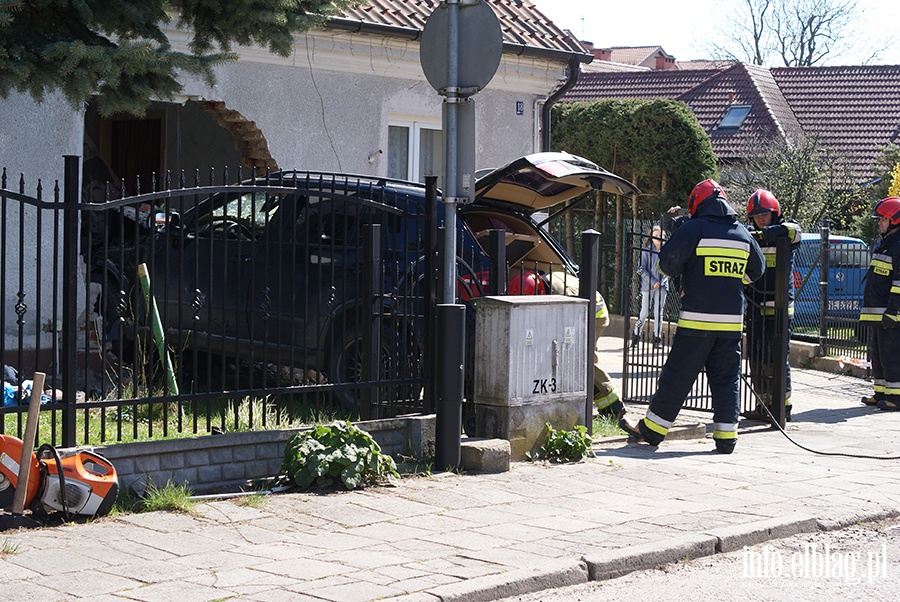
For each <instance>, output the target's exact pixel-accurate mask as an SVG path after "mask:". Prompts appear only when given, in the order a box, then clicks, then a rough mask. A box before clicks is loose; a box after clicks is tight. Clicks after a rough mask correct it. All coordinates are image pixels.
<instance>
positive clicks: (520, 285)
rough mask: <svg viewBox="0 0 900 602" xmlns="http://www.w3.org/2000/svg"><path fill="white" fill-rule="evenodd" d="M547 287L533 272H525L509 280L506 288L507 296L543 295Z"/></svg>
mask: <svg viewBox="0 0 900 602" xmlns="http://www.w3.org/2000/svg"><path fill="white" fill-rule="evenodd" d="M546 293H547V287H546V286H544V280H543V278H541V277H540V275H539V274H538V273H537V272H535V271H534V270H525V271H524V272H522V273H521V274H518V275H517V276H514V277H513V278H511V279H510V280H509V284H508V285H507V287H506V294H508V295H544V294H546Z"/></svg>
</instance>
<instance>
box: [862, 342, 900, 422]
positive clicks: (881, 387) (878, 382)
mask: <svg viewBox="0 0 900 602" xmlns="http://www.w3.org/2000/svg"><path fill="white" fill-rule="evenodd" d="M869 354H870V356H871V358H872V380H873V381H874V383H875V399H877V400H879V401H880V400H882V399H884V400H885V401H891V402H893V403H895V404H898V405H900V328H883V327H882V326H881V325H877V326H874V327H873V328H872V334H871V337H870V339H869Z"/></svg>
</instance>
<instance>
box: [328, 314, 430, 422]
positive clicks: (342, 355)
mask: <svg viewBox="0 0 900 602" xmlns="http://www.w3.org/2000/svg"><path fill="white" fill-rule="evenodd" d="M401 338H402V339H403V340H408V342H407V343H406V344H405V345H398V340H400V339H401ZM381 340H382V345H381V374H380V375H379V376H378V377H376V378H380V379H381V380H383V381H390V380H392V379H398V378H404V377H406V378H409V377H415V376H419V375H421V370H422V351H421V349H420V347H419V345H418V344H417V343H416V341H415V337H414V334H413V331H412V330H411V329H401V328H399V327H396V324H395V323H391V322H389V325H388V326H387V327H385V328H384V332H383V333H382V335H381ZM363 349H364V348H363V336H362V329H361V328H358V327H357V328H350V329H348V330H345V331H344V332H343V333H342V334H341V335H339V336H336V337H335V338H334V346H333V347H332V350H331V352H330V353H329V354H328V372H327V376H328V380H329V382H331V383H333V384H347V383H361V382H363V361H364V358H365V357H366V354H365V353H364V351H363ZM391 386H394V385H391ZM403 386H405V387H410V390H409V391H405V392H397V393H399V395H398V394H395V395H394V397H397V398H398V399H404V398H405V399H410V400H413V401H415V402H418V398H419V396H418V392H419V391H420V389H421V387H412V386H411V385H403ZM361 389H362V387H347V388H342V389H339V390H337V391H335V393H334V397H335V401H336V402H339V403H340V404H341V406H342V407H343V408H344V409H345V410H348V411H351V412H359V411H360V410H361V409H362V399H361V397H362V390H361ZM413 389H415V392H413ZM414 393H415V394H414Z"/></svg>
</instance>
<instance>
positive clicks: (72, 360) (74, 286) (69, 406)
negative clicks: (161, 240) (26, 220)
mask: <svg viewBox="0 0 900 602" xmlns="http://www.w3.org/2000/svg"><path fill="white" fill-rule="evenodd" d="M79 163H80V157H78V156H77V155H65V177H64V180H63V198H64V200H65V211H64V212H63V307H64V308H65V309H64V310H63V313H62V320H63V345H62V347H63V352H62V370H61V372H62V390H63V399H64V400H65V404H66V407H65V409H64V410H63V412H62V446H63V447H72V446H74V445H75V430H76V429H75V393H76V386H75V368H76V362H77V356H76V353H75V352H76V350H77V348H78V342H77V336H78V324H77V320H78V273H79V270H78V269H77V264H76V262H77V261H78V202H79V195H80V190H81V188H80V186H79V185H78V179H79V175H80V171H81V170H80V165H79Z"/></svg>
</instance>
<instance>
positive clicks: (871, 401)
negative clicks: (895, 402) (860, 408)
mask: <svg viewBox="0 0 900 602" xmlns="http://www.w3.org/2000/svg"><path fill="white" fill-rule="evenodd" d="M860 401H862V402H863V403H864V404H866V405H867V406H877V405H878V402H879V401H881V400H880V399H878V397H876V396H875V395H872V396H866V397H863V398H862V399H861V400H860Z"/></svg>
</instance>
